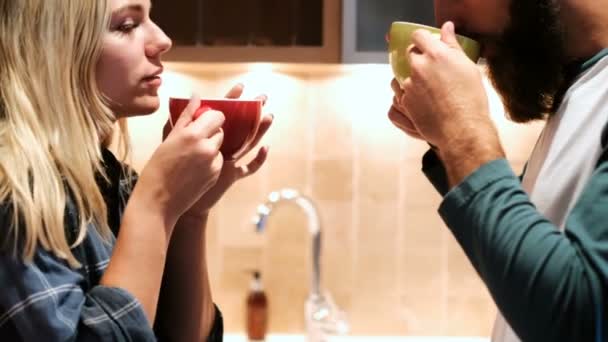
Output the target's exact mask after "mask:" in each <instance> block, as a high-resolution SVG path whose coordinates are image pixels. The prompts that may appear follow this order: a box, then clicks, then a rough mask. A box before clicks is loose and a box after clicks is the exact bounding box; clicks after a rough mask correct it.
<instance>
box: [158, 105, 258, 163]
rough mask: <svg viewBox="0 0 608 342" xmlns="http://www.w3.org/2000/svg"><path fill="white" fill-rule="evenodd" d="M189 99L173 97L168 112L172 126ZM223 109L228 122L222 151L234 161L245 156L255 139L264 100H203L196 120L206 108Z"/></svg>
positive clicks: (225, 124) (223, 126) (225, 127)
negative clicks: (246, 150) (247, 148)
mask: <svg viewBox="0 0 608 342" xmlns="http://www.w3.org/2000/svg"><path fill="white" fill-rule="evenodd" d="M189 102H190V100H189V99H184V98H170V99H169V113H170V114H171V115H170V121H171V125H173V124H174V123H175V122H176V121H177V119H178V118H179V116H180V115H181V114H182V112H183V111H184V109H185V108H186V106H188V103H189ZM210 109H212V110H216V111H218V112H222V113H223V114H224V116H225V117H226V121H224V124H223V125H222V129H223V131H224V142H223V143H222V146H221V147H220V152H222V155H223V156H224V159H225V160H235V159H238V158H240V157H241V156H242V154H243V153H244V152H245V148H246V147H247V145H249V144H250V143H251V142H252V141H253V139H254V138H255V135H256V133H257V132H258V127H259V126H260V120H261V117H262V101H261V100H240V99H202V100H200V105H199V107H198V109H197V110H196V112H195V113H194V119H195V120H196V118H198V117H199V116H201V115H202V114H204V113H205V112H206V111H207V110H210Z"/></svg>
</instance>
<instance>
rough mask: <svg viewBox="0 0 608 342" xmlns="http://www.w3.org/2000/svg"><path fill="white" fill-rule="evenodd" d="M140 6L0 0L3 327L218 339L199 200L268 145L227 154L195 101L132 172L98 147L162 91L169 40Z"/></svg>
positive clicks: (71, 334)
mask: <svg viewBox="0 0 608 342" xmlns="http://www.w3.org/2000/svg"><path fill="white" fill-rule="evenodd" d="M149 11H150V0H53V1H49V0H0V289H2V290H1V291H0V339H1V340H2V341H150V340H156V339H158V338H160V339H167V340H175V341H200V340H205V339H208V340H221V338H222V320H221V315H220V314H219V311H218V310H217V308H216V307H215V306H214V304H213V301H212V298H211V293H210V289H209V282H208V277H207V267H206V261H205V238H204V236H205V224H206V220H207V215H208V213H209V210H210V209H211V207H212V206H213V205H214V204H215V203H216V202H217V201H218V200H219V199H220V197H221V196H222V194H223V193H224V192H225V191H226V190H227V189H228V188H229V187H230V186H231V185H232V184H233V183H234V182H235V181H237V180H238V179H240V178H243V177H245V176H247V175H249V174H251V173H253V172H256V171H257V170H258V169H259V167H260V166H262V164H263V163H264V161H265V159H266V156H267V148H261V149H260V150H259V152H258V154H257V156H256V157H255V158H254V159H253V161H251V162H250V163H249V164H246V165H244V166H242V167H237V166H236V165H235V164H234V163H228V162H224V161H223V159H222V156H221V154H220V153H219V146H220V144H221V142H222V139H223V134H222V131H221V125H222V123H223V120H224V118H223V115H222V114H221V113H218V112H210V113H208V114H205V115H203V116H201V117H200V118H198V119H196V120H194V119H193V112H194V110H195V107H196V105H195V104H194V101H193V102H191V104H190V105H189V106H188V108H187V109H186V110H185V111H184V113H183V114H182V116H181V118H180V120H179V121H178V122H177V123H176V125H175V127H174V128H173V130H172V131H171V132H167V134H166V137H165V140H164V141H163V143H162V144H161V145H160V146H159V147H158V149H157V150H156V151H155V153H154V154H153V156H152V157H151V159H150V161H149V163H148V164H147V165H146V167H145V168H144V170H143V171H142V172H141V174H140V175H139V176H137V175H134V174H133V173H132V172H131V171H129V169H128V168H127V167H126V166H125V165H124V164H123V163H121V162H120V161H118V160H117V159H116V158H115V157H114V155H113V154H112V153H111V152H110V151H109V150H108V149H107V148H106V147H107V146H106V144H107V141H108V140H109V137H110V136H111V133H112V130H113V127H114V126H115V123H116V121H117V120H118V119H120V118H126V117H130V116H135V115H144V114H150V113H153V112H155V111H156V110H157V109H158V106H159V99H158V95H157V91H158V88H159V87H160V85H161V83H162V81H161V79H160V75H161V73H162V64H161V61H160V58H161V56H162V54H163V53H165V52H166V51H167V50H169V49H170V47H171V41H170V39H169V38H168V37H166V36H165V34H164V33H163V32H162V30H161V29H159V28H158V27H157V26H156V25H155V24H154V23H153V22H152V21H151V20H150V18H149ZM241 92H242V86H237V87H235V88H234V89H232V91H231V92H230V93H229V95H228V96H230V97H238V96H240V94H241ZM271 121H272V119H271V116H266V117H264V119H263V121H262V126H261V130H260V134H259V136H258V139H256V140H255V142H254V144H252V146H250V148H253V145H255V143H257V142H258V141H259V139H260V138H261V136H262V135H263V134H264V132H265V131H266V130H267V129H268V127H269V126H270V123H271ZM151 134H155V133H153V132H151ZM125 135H126V133H125ZM153 327H154V329H153Z"/></svg>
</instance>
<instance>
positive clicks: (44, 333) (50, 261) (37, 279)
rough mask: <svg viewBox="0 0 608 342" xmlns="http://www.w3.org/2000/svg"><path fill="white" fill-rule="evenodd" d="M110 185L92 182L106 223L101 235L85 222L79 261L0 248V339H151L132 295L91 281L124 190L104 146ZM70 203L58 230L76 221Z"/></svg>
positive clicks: (2, 219) (4, 215)
mask: <svg viewBox="0 0 608 342" xmlns="http://www.w3.org/2000/svg"><path fill="white" fill-rule="evenodd" d="M103 155H104V162H105V167H106V172H107V174H108V176H109V178H110V180H111V182H110V184H105V183H102V182H100V184H103V185H100V187H101V190H102V194H103V195H104V198H105V200H106V203H107V207H108V219H109V221H108V223H109V225H110V227H111V228H112V230H113V233H114V235H113V237H112V240H111V241H109V242H107V241H104V240H103V239H102V237H101V236H100V235H99V233H98V232H97V229H96V228H95V227H94V226H93V225H90V226H89V227H88V231H87V237H86V239H85V240H84V242H83V243H81V244H80V245H78V246H77V247H75V248H74V249H73V250H72V251H73V253H74V256H75V257H76V259H77V260H78V261H79V262H80V263H81V264H82V267H80V268H79V269H72V268H70V267H69V265H68V264H67V263H66V262H65V260H62V259H59V258H57V257H56V256H55V255H53V254H51V253H48V252H47V251H45V250H43V249H42V248H39V249H38V251H37V252H36V255H35V256H34V260H33V262H32V263H24V262H22V261H21V260H19V259H16V258H14V257H12V256H11V255H12V254H11V253H8V252H7V251H3V252H0V289H2V290H1V291H0V341H11V342H12V341H36V342H37V341H157V336H156V334H155V332H154V330H153V329H152V327H151V325H150V323H149V322H148V320H147V318H146V316H145V314H144V311H143V309H142V306H141V304H140V303H139V301H138V300H137V299H136V298H135V297H134V296H133V295H132V294H130V293H129V292H127V291H125V290H123V289H120V288H112V287H106V286H102V285H100V284H99V281H100V279H101V277H102V275H103V273H104V271H105V269H106V268H107V266H108V264H109V262H110V256H111V254H112V248H113V246H114V242H115V238H114V236H116V235H117V234H118V228H119V227H120V218H121V217H122V212H123V210H124V208H125V206H126V200H127V198H128V196H129V194H130V189H131V188H130V187H129V186H128V182H127V181H126V177H124V176H123V175H124V174H123V172H122V168H121V164H120V162H118V161H117V160H116V158H114V156H113V155H112V154H111V153H110V152H109V151H104V153H103ZM3 208H4V210H1V209H0V229H4V230H5V231H4V232H2V233H0V237H2V238H5V237H6V235H7V234H6V233H7V229H8V227H9V224H8V222H9V221H8V220H7V219H8V217H9V216H8V211H7V210H6V207H3ZM76 213H77V212H76V208H75V206H74V204H73V203H71V202H70V201H68V203H67V208H66V234H67V236H68V238H73V237H74V236H75V233H76V229H77V228H78V219H77V214H76ZM222 334H223V325H222V316H221V314H220V313H219V310H217V308H216V320H215V322H214V326H213V329H212V332H211V334H210V336H209V341H221V340H222Z"/></svg>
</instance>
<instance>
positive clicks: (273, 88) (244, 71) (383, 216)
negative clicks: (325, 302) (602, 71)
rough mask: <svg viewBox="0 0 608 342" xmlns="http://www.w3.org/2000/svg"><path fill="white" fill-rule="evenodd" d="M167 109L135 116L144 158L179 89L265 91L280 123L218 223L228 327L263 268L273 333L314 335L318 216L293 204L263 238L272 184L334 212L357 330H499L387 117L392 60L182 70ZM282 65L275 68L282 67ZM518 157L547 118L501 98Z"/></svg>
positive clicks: (327, 266) (215, 256) (329, 275)
mask: <svg viewBox="0 0 608 342" xmlns="http://www.w3.org/2000/svg"><path fill="white" fill-rule="evenodd" d="M169 69H171V70H172V72H168V73H167V75H166V77H165V86H164V90H163V92H162V94H161V95H162V99H163V107H162V109H161V110H160V111H159V113H157V114H156V115H154V116H150V117H145V118H137V119H132V120H131V121H130V126H131V130H132V135H133V139H134V157H133V160H134V163H135V165H136V166H137V167H138V168H141V166H142V165H143V164H144V163H145V161H146V160H147V159H148V158H149V156H150V154H151V153H152V152H153V150H154V148H155V147H156V146H157V145H158V143H159V138H160V128H161V127H162V124H163V123H164V120H165V119H166V116H167V110H166V107H167V106H166V101H167V97H168V96H173V95H180V96H188V95H189V94H190V93H191V92H192V90H194V89H196V90H197V91H198V92H199V93H201V94H202V95H205V96H221V95H222V94H223V93H224V92H225V91H227V89H228V88H229V87H230V86H231V85H232V84H234V83H236V82H244V83H245V84H246V85H247V88H246V93H245V95H244V96H246V97H251V96H254V95H257V94H258V93H262V92H265V93H266V94H268V95H269V101H268V104H267V106H266V110H267V111H268V112H272V113H274V114H275V118H276V119H275V123H274V126H273V127H272V129H271V131H270V132H269V133H268V136H267V137H266V138H265V139H264V142H263V143H264V144H269V145H270V147H271V149H270V152H271V154H270V159H269V160H268V162H267V165H266V166H265V167H264V168H263V170H261V171H260V172H259V173H258V174H257V175H255V176H252V177H251V178H249V179H246V180H243V181H241V182H240V183H239V184H237V185H235V186H234V187H233V188H232V189H231V190H230V192H229V193H228V194H227V195H226V196H225V198H224V199H223V200H222V202H221V203H220V204H219V205H218V208H216V210H215V211H214V213H213V216H212V218H211V222H210V225H209V228H208V229H209V262H210V269H211V276H212V286H213V293H214V295H215V299H216V301H217V302H218V303H219V305H220V306H221V308H222V310H223V312H224V315H225V320H226V322H225V323H226V329H227V330H228V331H230V332H241V331H243V329H244V300H245V296H246V294H247V289H248V284H249V279H250V275H249V273H248V270H251V269H259V270H261V272H262V275H263V279H264V281H265V285H266V288H267V292H268V295H269V300H270V312H271V317H270V330H271V331H272V332H281V333H296V332H302V331H303V330H304V320H303V311H304V309H303V304H304V300H305V299H306V296H307V293H308V287H309V281H310V278H309V267H310V262H309V260H310V251H309V242H310V239H309V237H308V235H307V231H306V227H307V222H306V217H305V216H304V214H303V213H302V212H301V211H300V210H299V209H298V208H296V207H292V206H289V205H287V206H283V207H281V208H280V209H279V210H277V211H276V212H275V213H274V214H273V215H272V216H271V219H270V221H269V224H268V229H267V231H266V232H265V233H264V234H256V233H255V232H254V228H253V226H252V224H251V218H252V215H253V214H254V213H255V209H256V205H257V204H259V203H260V202H262V201H264V199H265V196H266V195H267V194H268V193H269V192H270V191H272V190H277V189H279V188H282V187H292V188H295V189H297V190H300V191H301V192H303V193H304V194H307V195H309V196H311V197H312V198H313V199H314V200H315V201H316V203H317V204H318V207H319V208H320V212H321V216H322V220H323V234H324V236H323V237H324V241H323V259H322V267H323V270H322V277H323V279H322V282H323V286H324V287H325V289H326V290H328V291H329V292H331V294H332V295H333V298H334V300H335V301H336V303H337V304H338V305H339V306H340V307H342V308H343V309H344V310H346V312H347V314H348V316H349V319H350V322H351V324H352V332H353V333H354V334H364V335H370V334H378V335H395V334H399V335H480V336H488V335H489V334H490V331H491V325H492V322H493V319H494V315H495V312H496V309H495V307H494V305H493V304H492V302H491V299H490V297H489V295H488V293H487V291H486V289H485V287H484V285H483V284H482V282H481V281H480V280H479V278H478V277H477V275H476V273H475V271H474V270H473V269H472V268H471V266H470V265H469V262H468V261H467V259H466V257H465V256H464V254H463V253H462V251H461V250H460V248H459V246H458V244H457V243H456V242H455V240H454V238H453V237H452V235H451V234H450V233H449V231H448V229H447V228H446V227H445V226H444V224H443V223H442V221H441V219H440V218H439V217H438V215H437V213H436V210H437V207H438V205H439V203H440V200H441V199H440V197H439V196H438V195H437V194H436V193H435V191H434V190H433V188H432V187H431V185H430V184H429V183H428V182H427V181H426V179H425V178H424V176H423V175H422V173H421V172H420V171H419V170H420V157H421V155H422V154H423V153H424V151H425V150H426V145H425V144H424V143H421V142H418V141H414V140H412V139H410V138H407V137H405V136H404V135H403V134H402V133H401V132H400V131H398V130H397V129H395V128H394V127H393V126H391V124H390V123H389V121H388V119H387V117H386V112H387V109H388V106H389V104H390V103H391V98H392V93H391V90H390V86H389V82H390V79H391V77H390V72H389V70H388V68H387V66H378V65H370V66H349V67H345V66H317V67H313V66H306V65H302V66H275V67H273V66H269V65H255V66H250V65H239V66H228V65H197V66H184V65H172V66H170V68H169ZM273 69H274V70H273ZM490 94H491V95H490V99H491V104H492V108H493V114H494V117H495V119H496V122H497V124H498V125H499V127H500V130H501V132H502V138H503V142H504V144H505V147H506V150H507V153H508V156H509V159H510V160H511V161H512V163H513V166H514V168H515V169H516V170H517V171H519V170H521V167H522V165H523V163H524V162H525V160H526V157H527V154H528V152H529V150H530V149H531V146H532V145H533V144H534V141H535V139H536V135H537V133H538V131H539V128H540V126H539V125H538V124H536V125H531V126H515V125H513V124H510V123H508V122H507V121H506V120H505V119H504V118H503V114H502V110H501V105H500V102H499V101H498V99H497V97H496V95H495V94H492V93H490Z"/></svg>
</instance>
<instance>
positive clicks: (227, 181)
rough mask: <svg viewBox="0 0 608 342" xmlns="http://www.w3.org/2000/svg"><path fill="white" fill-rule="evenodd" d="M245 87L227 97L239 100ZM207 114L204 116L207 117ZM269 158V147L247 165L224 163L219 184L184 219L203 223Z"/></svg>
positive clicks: (264, 123)
mask: <svg viewBox="0 0 608 342" xmlns="http://www.w3.org/2000/svg"><path fill="white" fill-rule="evenodd" d="M243 88H244V86H243V85H242V84H237V85H236V86H234V87H233V88H232V89H231V90H230V91H229V92H228V94H227V95H226V97H227V98H239V97H240V96H241V95H242V93H243ZM257 99H260V100H262V101H263V103H265V102H266V96H259V97H258V98H257ZM206 115H207V114H205V115H203V116H206ZM273 118H274V117H273V115H272V114H267V115H264V116H263V117H262V119H261V122H260V127H259V129H258V132H257V134H256V136H255V138H254V139H253V140H252V142H251V143H250V144H249V145H248V146H247V147H246V149H245V151H246V153H243V154H242V155H246V154H248V152H250V151H251V150H253V149H254V147H255V146H256V145H257V144H258V143H259V142H260V140H261V139H262V138H263V137H264V134H266V132H267V131H268V129H269V128H270V126H271V124H272V120H273ZM170 130H171V127H170V125H169V124H167V125H165V134H167V133H168V132H169V131H170ZM267 156H268V147H261V148H260V149H259V150H258V152H257V154H256V156H255V157H254V158H253V160H251V161H249V162H247V163H241V162H242V159H243V158H240V159H238V160H233V161H224V162H223V165H222V167H221V172H220V174H219V177H218V179H217V182H216V183H215V184H214V186H213V187H211V188H210V189H209V190H208V191H206V192H205V193H204V195H202V196H201V197H200V199H199V200H198V201H197V202H196V203H194V204H193V205H192V206H191V207H190V209H188V211H187V212H185V213H184V214H183V218H184V219H187V220H188V221H191V222H192V221H195V222H196V221H199V222H200V221H202V220H204V218H205V217H206V215H207V214H208V213H209V211H210V210H211V208H212V207H213V206H214V205H215V204H216V203H217V202H218V201H219V200H220V199H221V198H222V196H223V195H224V194H225V193H226V191H227V190H228V189H229V188H230V187H231V186H232V184H234V183H235V182H237V181H238V180H240V179H243V178H245V177H248V176H250V175H252V174H254V173H256V172H257V171H258V170H259V169H260V168H261V167H262V165H263V164H264V162H265V161H266V158H267Z"/></svg>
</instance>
